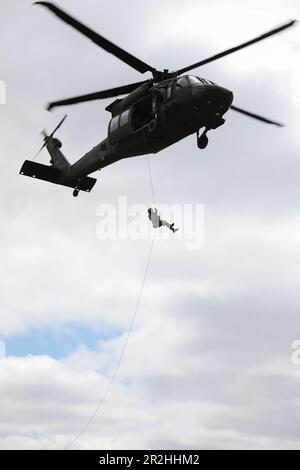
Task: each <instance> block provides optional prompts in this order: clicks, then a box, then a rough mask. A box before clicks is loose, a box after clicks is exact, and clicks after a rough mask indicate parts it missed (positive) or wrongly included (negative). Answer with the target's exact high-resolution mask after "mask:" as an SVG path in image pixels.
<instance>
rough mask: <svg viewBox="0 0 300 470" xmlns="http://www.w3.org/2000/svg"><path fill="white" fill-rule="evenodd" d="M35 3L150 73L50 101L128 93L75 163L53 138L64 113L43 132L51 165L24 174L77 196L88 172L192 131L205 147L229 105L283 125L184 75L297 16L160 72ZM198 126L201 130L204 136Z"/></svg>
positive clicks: (29, 166) (30, 166)
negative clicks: (97, 140) (99, 135)
mask: <svg viewBox="0 0 300 470" xmlns="http://www.w3.org/2000/svg"><path fill="white" fill-rule="evenodd" d="M35 4H36V5H42V6H44V7H46V8H48V9H49V10H50V11H52V12H53V13H54V14H55V15H56V16H58V18H60V19H61V20H62V21H64V22H65V23H67V24H69V25H70V26H72V27H73V28H75V29H77V31H79V32H80V33H82V34H83V35H84V36H86V37H87V38H89V39H90V40H92V41H93V42H94V43H95V44H97V46H100V47H101V48H102V49H104V50H106V51H107V52H109V53H111V54H113V55H114V56H116V57H118V58H119V59H120V60H122V61H123V62H125V63H126V64H128V65H129V66H130V67H132V68H134V69H135V70H137V71H138V72H140V73H142V74H143V73H146V72H150V73H151V74H152V78H150V79H147V80H144V81H140V82H136V83H131V84H129V85H124V86H120V87H117V88H112V89H109V90H105V91H100V92H96V93H90V94H87V95H82V96H76V97H73V98H68V99H64V100H61V101H55V102H52V103H50V104H49V105H48V108H47V109H48V110H51V109H53V108H55V107H58V106H65V105H70V104H75V103H82V102H85V101H92V100H98V99H103V98H111V97H116V96H120V95H127V96H126V97H125V98H123V99H116V100H115V101H113V102H112V103H111V104H109V106H107V107H106V108H105V109H106V110H107V111H109V112H110V113H111V120H110V122H109V125H108V134H107V137H106V138H105V139H104V140H103V141H102V142H100V143H99V144H98V145H96V147H94V148H93V149H92V150H90V151H89V152H88V153H86V154H85V155H84V156H83V157H82V158H80V159H79V160H78V161H77V162H75V163H74V164H73V165H71V164H70V163H69V162H68V160H67V159H66V158H65V156H64V155H63V153H62V152H61V150H60V148H61V146H62V143H61V141H60V140H58V139H57V138H55V137H54V133H55V132H56V130H57V129H58V128H59V127H60V126H61V124H62V123H63V121H64V120H65V117H66V116H65V117H64V118H63V120H62V121H61V122H60V123H59V125H58V126H57V128H56V129H55V130H54V131H53V132H52V134H51V135H49V136H48V135H47V134H46V133H45V132H44V144H43V146H42V148H41V149H40V151H41V150H42V149H43V148H44V147H46V148H47V150H48V152H49V154H50V156H51V161H50V163H51V165H50V166H47V165H42V164H40V163H36V162H34V161H29V160H26V161H25V162H24V164H23V166H22V168H21V170H20V173H21V174H23V175H26V176H30V177H34V178H38V179H41V180H45V181H49V182H52V183H55V184H60V185H64V186H68V187H71V188H74V191H73V195H74V196H78V194H79V191H88V192H89V191H91V189H92V188H93V186H94V184H95V183H96V181H97V180H96V179H95V178H90V177H88V175H89V174H91V173H93V172H95V171H96V170H101V169H102V168H104V167H106V166H107V165H110V164H112V163H114V162H116V161H118V160H121V159H123V158H128V157H135V156H138V155H145V154H149V153H157V152H159V151H160V150H162V149H164V148H166V147H168V146H170V145H172V144H174V143H175V142H178V141H179V140H181V139H183V138H185V137H187V136H188V135H190V134H193V133H195V134H196V135H197V144H198V147H199V148H200V149H204V148H205V147H206V146H207V144H208V137H207V132H208V131H209V130H211V129H216V128H218V127H219V126H222V125H223V124H224V122H225V119H224V117H223V116H224V114H225V113H226V112H227V111H228V110H229V109H232V110H234V111H237V112H239V113H241V114H244V115H246V116H249V117H252V118H254V119H257V120H259V121H262V122H265V123H268V124H273V125H276V126H282V124H280V123H279V122H276V121H272V120H270V119H267V118H265V117H262V116H259V115H257V114H254V113H252V112H249V111H245V110H243V109H241V108H238V107H236V106H233V105H232V101H233V93H232V92H231V91H230V90H227V89H226V88H223V87H221V86H219V85H217V84H216V83H214V82H212V81H210V80H205V79H204V78H200V77H196V76H193V75H183V74H185V73H186V72H189V71H190V70H192V69H195V68H196V67H200V66H202V65H205V64H208V63H210V62H213V61H215V60H217V59H221V58H222V57H225V56H226V55H229V54H232V53H233V52H236V51H239V50H240V49H243V48H245V47H248V46H251V45H252V44H255V43H257V42H259V41H262V40H263V39H266V38H268V37H270V36H272V35H274V34H277V33H280V32H281V31H283V30H285V29H287V28H289V27H291V26H293V25H294V24H295V23H296V21H295V20H292V21H290V22H288V23H286V24H284V25H282V26H279V27H278V28H275V29H273V30H271V31H268V32H267V33H264V34H262V35H261V36H259V37H257V38H255V39H252V40H250V41H247V42H245V43H243V44H240V45H238V46H236V47H233V48H231V49H228V50H226V51H224V52H221V53H219V54H216V55H214V56H212V57H209V58H208V59H205V60H201V61H200V62H196V63H194V64H192V65H188V66H187V67H183V68H181V69H179V70H177V71H175V72H170V71H169V70H167V69H165V70H163V71H160V70H157V69H155V68H154V67H152V66H151V65H148V64H147V63H145V62H143V61H142V60H140V59H138V58H137V57H135V56H133V55H132V54H130V53H128V52H126V51H125V50H124V49H121V48H120V47H118V46H117V45H115V44H113V43H112V42H110V41H109V40H107V39H105V38H104V37H103V36H100V35H99V34H97V33H95V32H94V31H92V30H91V29H90V28H88V27H87V26H85V25H84V24H82V23H81V22H79V21H78V20H76V19H74V18H73V17H71V16H70V15H69V14H67V13H66V12H64V11H62V10H61V9H60V8H58V7H57V6H55V5H54V4H52V3H49V2H35ZM200 129H203V132H202V134H201V135H200V134H199V130H200ZM38 153H39V152H38Z"/></svg>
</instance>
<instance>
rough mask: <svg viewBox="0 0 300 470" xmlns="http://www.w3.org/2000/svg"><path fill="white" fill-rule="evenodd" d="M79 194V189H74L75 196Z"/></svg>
mask: <svg viewBox="0 0 300 470" xmlns="http://www.w3.org/2000/svg"><path fill="white" fill-rule="evenodd" d="M78 194H79V189H74V191H73V196H74V197H77V196H78Z"/></svg>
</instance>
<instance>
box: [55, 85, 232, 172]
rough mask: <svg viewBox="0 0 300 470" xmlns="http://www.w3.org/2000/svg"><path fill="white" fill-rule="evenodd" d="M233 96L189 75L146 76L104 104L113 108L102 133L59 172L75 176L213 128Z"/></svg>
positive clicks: (221, 88) (147, 152)
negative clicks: (102, 136) (154, 78)
mask: <svg viewBox="0 0 300 470" xmlns="http://www.w3.org/2000/svg"><path fill="white" fill-rule="evenodd" d="M232 100H233V94H232V92H231V91H229V90H227V89H226V88H223V87H220V86H218V85H216V84H215V83H213V82H210V81H208V80H204V79H200V78H198V77H194V76H181V77H178V78H176V79H169V80H165V81H162V82H160V83H158V84H157V85H153V84H152V83H151V82H146V83H145V84H143V85H142V86H141V87H139V88H138V89H137V90H135V91H134V92H132V93H130V94H129V95H128V96H127V97H126V98H124V99H123V100H116V101H115V102H113V103H111V104H110V105H109V106H108V107H107V108H106V109H107V110H108V111H110V112H111V113H112V118H111V120H110V122H109V126H108V135H107V138H106V139H104V140H103V141H102V142H100V143H99V144H98V145H96V147H94V148H93V149H92V150H91V151H89V152H88V153H87V154H85V155H84V156H83V157H82V158H81V159H80V160H78V161H77V162H76V163H74V164H73V165H71V166H70V167H69V168H68V170H67V172H66V174H65V176H64V178H66V179H68V178H70V179H72V180H74V178H78V179H80V178H81V177H83V176H86V175H89V174H90V173H93V172H94V171H96V170H100V169H102V168H104V167H106V166H108V165H110V164H112V163H114V162H116V161H118V160H121V159H123V158H129V157H135V156H138V155H145V154H150V153H157V152H159V151H161V150H163V149H165V148H166V147H168V146H170V145H172V144H174V143H175V142H178V141H179V140H181V139H183V138H185V137H187V136H188V135H190V134H193V133H196V132H198V131H199V129H201V128H205V129H207V130H210V129H216V128H217V127H219V126H221V125H222V124H224V122H225V121H224V118H223V115H224V114H225V113H226V112H227V111H228V109H229V108H230V106H231V103H232Z"/></svg>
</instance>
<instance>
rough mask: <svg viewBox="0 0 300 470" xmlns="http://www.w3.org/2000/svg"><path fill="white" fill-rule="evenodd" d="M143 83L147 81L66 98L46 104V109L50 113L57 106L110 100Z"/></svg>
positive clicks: (129, 91)
mask: <svg viewBox="0 0 300 470" xmlns="http://www.w3.org/2000/svg"><path fill="white" fill-rule="evenodd" d="M144 83H147V80H144V81H142V82H136V83H131V84H129V85H123V86H119V87H116V88H111V89H109V90H103V91H97V92H95V93H89V94H87V95H81V96H75V97H73V98H67V99H65V100H60V101H53V102H52V103H49V104H48V106H47V109H48V111H50V110H51V109H53V108H55V107H57V106H65V105H69V104H76V103H83V102H85V101H93V100H99V99H103V98H112V97H114V96H119V95H125V94H127V93H131V92H132V91H134V90H136V89H137V88H138V87H139V86H141V85H143V84H144Z"/></svg>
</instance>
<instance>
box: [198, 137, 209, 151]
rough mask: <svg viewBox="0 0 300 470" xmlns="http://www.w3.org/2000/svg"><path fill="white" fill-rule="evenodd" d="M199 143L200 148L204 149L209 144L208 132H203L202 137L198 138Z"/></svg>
mask: <svg viewBox="0 0 300 470" xmlns="http://www.w3.org/2000/svg"><path fill="white" fill-rule="evenodd" d="M197 145H198V147H199V149H201V150H203V149H205V148H206V147H207V145H208V137H207V135H206V134H202V135H201V136H200V137H198V139H197Z"/></svg>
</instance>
